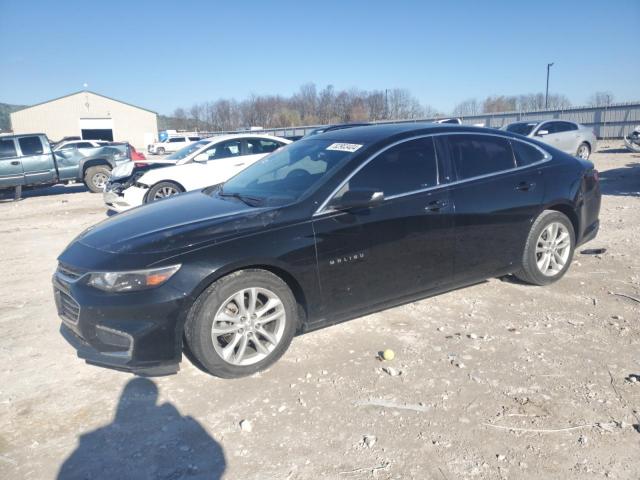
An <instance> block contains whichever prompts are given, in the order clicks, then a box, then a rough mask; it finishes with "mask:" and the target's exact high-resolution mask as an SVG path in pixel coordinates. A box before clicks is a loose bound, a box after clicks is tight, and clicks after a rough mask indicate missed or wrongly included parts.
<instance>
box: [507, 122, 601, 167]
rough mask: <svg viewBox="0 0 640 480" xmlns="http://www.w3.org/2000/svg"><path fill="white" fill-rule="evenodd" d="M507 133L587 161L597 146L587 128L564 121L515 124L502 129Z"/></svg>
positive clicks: (594, 136) (593, 136)
mask: <svg viewBox="0 0 640 480" xmlns="http://www.w3.org/2000/svg"><path fill="white" fill-rule="evenodd" d="M502 129H503V130H507V131H508V132H513V133H519V134H520V135H524V136H526V137H532V138H536V139H538V140H540V141H541V142H545V143H548V144H549V145H551V146H552V147H555V148H557V149H558V150H562V151H563V152H565V153H568V154H570V155H575V156H576V157H579V158H582V159H584V160H587V159H588V158H589V155H591V152H593V151H595V149H596V145H597V139H596V134H595V133H593V130H591V129H590V128H588V127H585V126H584V125H580V124H579V123H575V122H569V121H566V120H546V121H535V120H534V121H530V122H515V123H510V124H509V125H506V126H504V127H502Z"/></svg>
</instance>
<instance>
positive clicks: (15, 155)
mask: <svg viewBox="0 0 640 480" xmlns="http://www.w3.org/2000/svg"><path fill="white" fill-rule="evenodd" d="M132 151H133V147H132V146H131V145H129V144H128V143H115V142H113V143H109V144H108V145H105V146H102V147H94V148H81V149H69V150H64V149H63V150H59V151H57V152H53V151H52V150H51V146H50V145H49V141H48V140H47V136H46V135H44V134H25V135H10V136H3V137H1V138H0V189H2V188H13V187H17V186H26V187H30V186H46V185H54V184H56V183H63V182H65V183H68V182H71V181H82V182H84V183H85V185H86V186H87V188H88V189H89V190H91V191H92V192H100V191H102V189H103V188H104V185H105V183H106V181H107V179H108V178H109V173H110V172H111V169H112V168H114V167H115V166H116V165H118V164H120V163H122V162H125V161H128V160H129V159H130V158H131V154H132Z"/></svg>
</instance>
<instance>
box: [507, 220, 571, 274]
mask: <svg viewBox="0 0 640 480" xmlns="http://www.w3.org/2000/svg"><path fill="white" fill-rule="evenodd" d="M575 238H576V237H575V232H574V230H573V225H572V224H571V221H570V220H569V219H568V218H567V216H566V215H564V214H563V213H560V212H557V211H554V210H545V211H544V212H542V213H541V214H540V216H539V217H538V218H537V219H536V221H535V222H534V223H533V225H532V226H531V231H530V232H529V237H528V238H527V243H526V245H525V248H524V254H523V258H522V270H521V271H520V272H518V273H517V274H516V276H517V277H518V278H519V279H520V280H523V281H525V282H527V283H531V284H533V285H548V284H550V283H553V282H555V281H557V280H559V279H561V278H562V277H563V276H564V274H565V273H566V272H567V270H568V269H569V265H571V260H572V258H573V250H574V248H575Z"/></svg>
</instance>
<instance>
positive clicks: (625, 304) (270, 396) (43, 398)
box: [0, 142, 640, 480]
mask: <svg viewBox="0 0 640 480" xmlns="http://www.w3.org/2000/svg"><path fill="white" fill-rule="evenodd" d="M592 160H593V161H594V162H595V163H596V165H597V167H598V169H599V170H600V171H601V179H602V188H603V208H602V212H601V223H602V225H601V231H600V235H599V236H598V238H597V239H596V240H594V241H593V242H591V243H590V244H588V245H586V246H584V247H582V248H581V249H580V250H583V249H584V248H599V247H603V248H606V249H607V250H606V253H604V254H600V255H593V254H580V253H577V254H576V257H575V258H574V263H573V265H572V268H571V269H570V270H569V272H568V274H567V276H566V277H565V278H564V279H563V280H562V281H560V282H559V283H557V284H554V285H553V286H550V287H546V288H540V287H531V286H526V285H522V284H519V283H517V282H515V281H513V280H509V279H493V280H490V281H488V282H486V283H483V284H480V285H477V286H474V287H471V288H466V289H463V290H459V291H455V292H452V293H448V294H445V295H441V296H439V297H436V298H431V299H427V300H423V301H420V302H416V303H412V304H408V305H405V306H402V307H399V308H394V309H391V310H387V311H384V312H380V313H378V314H375V315H369V316H367V317H363V318H360V319H357V320H353V321H351V322H347V323H344V324H342V325H338V326H335V327H331V328H328V329H325V330H322V331H318V332H315V333H311V334H307V335H304V336H301V337H298V338H296V339H295V340H294V342H293V344H292V347H291V349H290V350H289V351H288V352H287V353H286V354H285V356H284V357H283V358H282V359H281V360H280V361H279V362H278V363H277V364H276V365H275V366H273V367H272V368H271V369H270V370H268V371H266V372H264V373H261V374H258V375H254V376H253V377H250V378H245V379H241V380H234V381H229V380H221V379H217V378H214V377H210V376H208V375H206V374H205V373H203V372H201V371H200V370H198V369H197V368H195V367H194V366H192V365H191V364H190V363H189V362H188V361H187V360H186V359H185V360H184V361H183V363H182V370H181V371H180V372H179V373H178V374H177V375H174V376H169V377H162V378H154V379H143V378H136V377H134V376H132V375H129V374H125V373H119V372H115V371H110V370H106V369H102V368H98V367H92V366H88V365H86V364H85V363H84V362H83V361H81V360H78V359H77V358H76V356H75V352H74V351H73V349H72V348H71V347H70V346H69V345H67V343H66V342H65V341H64V340H63V339H62V337H61V336H60V334H59V332H58V328H59V324H60V321H59V320H58V318H57V315H56V311H55V306H54V303H53V298H52V292H51V286H50V276H51V274H52V273H53V271H54V270H55V268H56V256H57V255H58V254H59V253H60V252H61V251H62V249H63V248H64V247H65V245H66V244H67V243H68V242H69V241H70V240H72V239H73V237H74V236H75V235H77V234H78V233H79V232H80V231H82V230H83V229H84V228H85V227H87V226H89V225H91V224H93V223H96V222H98V221H100V220H102V219H103V218H105V209H104V207H103V205H102V199H101V196H100V195H93V194H90V193H88V192H86V191H85V189H84V188H83V187H82V186H78V185H75V186H67V187H62V186H60V187H53V188H49V189H44V190H39V191H34V192H27V194H26V197H27V198H25V199H24V200H22V201H20V202H17V203H13V202H3V203H0V219H1V222H0V271H1V275H0V336H1V341H0V372H1V373H0V478H3V479H18V478H20V479H36V480H43V479H50V478H56V477H59V478H65V479H66V478H83V479H84V478H109V479H111V478H114V479H115V478H118V479H120V478H136V479H143V478H162V479H179V478H203V479H204V478H207V479H209V478H224V479H272V478H273V479H282V480H295V479H318V478H328V479H346V480H348V479H355V480H358V479H365V478H374V479H406V478H415V479H439V480H453V479H463V478H478V479H485V478H487V479H489V478H491V479H493V478H497V479H507V478H512V479H541V478H545V479H546V478H562V479H585V478H586V479H589V478H618V479H632V478H633V479H638V478H640V426H639V425H638V424H640V377H635V376H634V375H640V325H639V321H640V303H638V302H636V301H634V300H633V299H631V298H628V297H624V296H621V295H618V294H623V295H629V296H631V297H636V298H639V297H640V255H639V254H640V247H639V246H638V239H639V237H640V226H639V222H640V155H632V154H630V153H625V152H624V151H623V150H622V149H621V148H620V145H619V144H618V142H601V145H600V151H599V152H598V153H596V154H594V155H593V157H592ZM385 348H391V349H393V350H394V351H395V353H396V358H395V359H394V360H393V361H390V362H382V361H380V360H378V359H377V353H378V351H380V350H383V349H385ZM383 367H392V370H390V371H391V373H394V374H396V375H390V374H388V373H386V372H385V371H383ZM636 378H637V381H635V380H636ZM241 423H242V426H241Z"/></svg>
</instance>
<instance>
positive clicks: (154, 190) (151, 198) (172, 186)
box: [144, 182, 184, 203]
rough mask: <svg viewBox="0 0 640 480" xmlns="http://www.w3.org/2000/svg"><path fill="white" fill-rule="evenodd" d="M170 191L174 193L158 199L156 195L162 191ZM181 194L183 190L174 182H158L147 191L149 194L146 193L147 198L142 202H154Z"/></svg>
mask: <svg viewBox="0 0 640 480" xmlns="http://www.w3.org/2000/svg"><path fill="white" fill-rule="evenodd" d="M170 190H173V191H175V193H171V194H165V195H164V196H162V197H159V195H158V194H159V192H162V191H166V192H169V191H170ZM183 192H184V188H182V187H181V186H180V185H178V184H177V183H175V182H159V183H156V184H155V185H154V186H153V187H151V188H150V189H149V192H148V193H147V196H146V197H145V199H144V201H145V203H151V202H156V201H158V200H162V199H165V198H168V197H172V196H174V195H178V194H180V193H183ZM158 197H159V198H158Z"/></svg>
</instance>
